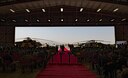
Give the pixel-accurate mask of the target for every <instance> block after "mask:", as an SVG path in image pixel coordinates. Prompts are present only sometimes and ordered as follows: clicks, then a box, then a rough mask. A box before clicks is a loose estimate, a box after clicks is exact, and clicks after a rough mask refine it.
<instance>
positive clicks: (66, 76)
mask: <svg viewBox="0 0 128 78" xmlns="http://www.w3.org/2000/svg"><path fill="white" fill-rule="evenodd" d="M36 78H96V74H94V73H92V72H91V71H89V70H88V69H87V68H86V67H84V66H83V65H48V66H47V68H46V69H45V70H42V71H40V72H39V74H38V75H37V77H36Z"/></svg>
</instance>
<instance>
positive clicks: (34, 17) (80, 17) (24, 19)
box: [0, 0, 128, 26]
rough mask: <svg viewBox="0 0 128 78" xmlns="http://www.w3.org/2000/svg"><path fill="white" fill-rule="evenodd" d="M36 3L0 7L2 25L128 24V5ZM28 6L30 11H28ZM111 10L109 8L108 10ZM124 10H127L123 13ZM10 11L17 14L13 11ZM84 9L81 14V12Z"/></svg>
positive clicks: (0, 22)
mask: <svg viewBox="0 0 128 78" xmlns="http://www.w3.org/2000/svg"><path fill="white" fill-rule="evenodd" d="M18 1H19V0H18ZM22 1H23V0H21V2H22ZM24 1H25V0H24ZM26 1H30V0H26ZM31 1H32V0H31ZM33 1H34V0H33ZM36 1H37V0H36ZM36 1H34V2H32V3H31V2H30V3H26V4H25V3H24V4H15V5H9V6H1V7H0V9H1V10H0V24H1V25H9V26H12V25H13V26H60V25H62V26H68V25H70V26H78V25H80V26H92V25H99V26H103V25H104V26H106V25H107V26H108V25H117V24H125V25H128V20H127V19H128V12H127V9H126V8H127V7H128V6H123V5H118V6H119V7H120V8H119V7H117V5H115V4H110V5H106V4H105V3H99V2H92V3H91V2H90V1H88V3H86V5H85V6H83V5H81V4H79V6H78V5H77V3H78V2H76V4H73V3H70V4H69V5H66V3H65V5H59V4H55V5H53V4H52V3H53V2H51V3H50V2H49V4H46V3H45V6H44V5H43V4H42V5H40V4H41V3H40V2H38V3H37V2H36ZM43 3H44V2H43ZM50 4H51V5H50ZM48 5H49V6H48ZM74 5H76V6H74ZM10 6H11V7H10ZM81 6H82V7H81ZM23 7H24V8H23ZM26 7H27V9H28V10H29V11H30V12H27V11H26ZM108 7H110V8H109V9H108ZM61 8H63V12H61ZM100 8H102V9H103V10H102V9H101V11H100V12H97V10H98V9H100ZM121 8H124V10H123V9H121ZM10 9H12V10H13V11H15V12H12V11H11V10H10ZM42 9H44V10H45V12H43V11H42ZM81 9H82V11H80V10H81ZM115 9H118V10H117V12H113V11H114V10H115ZM2 10H3V11H2Z"/></svg>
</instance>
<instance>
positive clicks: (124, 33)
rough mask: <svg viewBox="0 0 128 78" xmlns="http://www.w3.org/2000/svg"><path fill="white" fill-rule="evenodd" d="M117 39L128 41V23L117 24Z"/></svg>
mask: <svg viewBox="0 0 128 78" xmlns="http://www.w3.org/2000/svg"><path fill="white" fill-rule="evenodd" d="M115 39H116V41H128V25H116V26H115Z"/></svg>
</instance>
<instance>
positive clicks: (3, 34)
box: [0, 26, 15, 46]
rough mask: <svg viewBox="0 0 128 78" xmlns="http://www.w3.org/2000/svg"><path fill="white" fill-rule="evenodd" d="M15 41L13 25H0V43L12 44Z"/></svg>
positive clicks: (3, 44) (4, 44)
mask: <svg viewBox="0 0 128 78" xmlns="http://www.w3.org/2000/svg"><path fill="white" fill-rule="evenodd" d="M14 41H15V26H0V45H2V46H12V45H14Z"/></svg>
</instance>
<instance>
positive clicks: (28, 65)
mask: <svg viewBox="0 0 128 78" xmlns="http://www.w3.org/2000/svg"><path fill="white" fill-rule="evenodd" d="M60 48H61V49H62V52H63V51H64V46H60ZM69 48H70V51H71V52H70V53H72V54H74V55H75V56H76V57H77V58H78V61H79V62H80V63H82V64H86V63H88V64H89V65H90V66H91V67H92V69H93V70H96V71H97V73H98V74H99V75H100V76H103V77H104V78H128V47H126V46H124V45H120V46H119V47H118V48H117V47H111V46H107V47H93V46H91V47H86V46H85V47H84V46H82V47H81V46H79V47H74V46H73V45H69ZM57 52H58V46H56V47H44V48H18V47H13V48H0V71H6V70H11V71H16V70H17V69H19V68H20V69H21V71H22V72H23V73H24V72H25V71H27V69H29V70H30V71H31V72H32V71H33V70H34V69H37V68H40V67H43V68H45V67H46V65H47V63H48V61H49V60H50V58H52V56H53V55H54V54H56V53H57Z"/></svg>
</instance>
